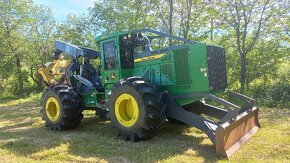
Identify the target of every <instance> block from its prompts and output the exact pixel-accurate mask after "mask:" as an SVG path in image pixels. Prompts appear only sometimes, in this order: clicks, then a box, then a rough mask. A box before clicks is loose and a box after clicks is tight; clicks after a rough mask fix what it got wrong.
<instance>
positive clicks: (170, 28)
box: [169, 0, 173, 46]
mask: <svg viewBox="0 0 290 163" xmlns="http://www.w3.org/2000/svg"><path fill="white" fill-rule="evenodd" d="M169 6H170V7H169V34H170V35H172V15H173V0H169ZM169 44H170V46H172V38H169Z"/></svg>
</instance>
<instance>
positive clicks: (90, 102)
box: [81, 88, 105, 108]
mask: <svg viewBox="0 0 290 163" xmlns="http://www.w3.org/2000/svg"><path fill="white" fill-rule="evenodd" d="M104 98H105V93H104V92H98V91H96V89H95V88H94V89H92V90H91V91H89V92H86V93H81V99H82V102H83V105H84V106H85V107H86V108H96V107H98V108H101V105H100V104H101V99H104Z"/></svg>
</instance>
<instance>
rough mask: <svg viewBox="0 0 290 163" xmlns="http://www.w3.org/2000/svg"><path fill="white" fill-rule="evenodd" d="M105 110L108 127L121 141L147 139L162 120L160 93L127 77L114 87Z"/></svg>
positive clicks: (137, 79)
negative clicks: (114, 129)
mask: <svg viewBox="0 0 290 163" xmlns="http://www.w3.org/2000/svg"><path fill="white" fill-rule="evenodd" d="M108 106H109V116H110V119H111V121H112V124H113V126H114V127H116V128H117V130H118V131H119V135H120V136H122V137H123V138H124V139H125V140H131V141H138V140H146V139H150V138H151V137H153V136H154V134H155V133H156V132H157V131H158V130H159V129H160V128H161V127H162V126H163V124H164V122H165V120H166V114H165V105H164V102H163V100H162V98H161V96H160V93H159V92H158V90H157V89H156V88H155V87H154V86H153V85H152V84H151V83H149V82H146V81H145V80H144V79H143V78H140V77H130V78H127V79H122V80H120V81H119V82H118V83H116V84H115V86H114V87H113V89H112V91H111V95H110V98H109V105H108Z"/></svg>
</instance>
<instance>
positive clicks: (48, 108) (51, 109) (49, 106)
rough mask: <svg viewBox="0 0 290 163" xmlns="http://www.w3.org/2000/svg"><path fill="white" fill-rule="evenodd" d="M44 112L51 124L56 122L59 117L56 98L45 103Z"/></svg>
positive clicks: (51, 98)
mask: <svg viewBox="0 0 290 163" xmlns="http://www.w3.org/2000/svg"><path fill="white" fill-rule="evenodd" d="M45 112H46V115H47V118H48V119H49V120H51V121H52V122H56V121H57V120H58V118H59V115H60V107H59V103H58V101H57V99H56V98H54V97H50V98H49V99H48V100H47V101H46V105H45Z"/></svg>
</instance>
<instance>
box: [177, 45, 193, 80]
mask: <svg viewBox="0 0 290 163" xmlns="http://www.w3.org/2000/svg"><path fill="white" fill-rule="evenodd" d="M174 58H175V71H176V72H175V74H176V84H177V85H184V84H190V78H189V64H188V49H187V48H186V49H178V50H174Z"/></svg>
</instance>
